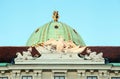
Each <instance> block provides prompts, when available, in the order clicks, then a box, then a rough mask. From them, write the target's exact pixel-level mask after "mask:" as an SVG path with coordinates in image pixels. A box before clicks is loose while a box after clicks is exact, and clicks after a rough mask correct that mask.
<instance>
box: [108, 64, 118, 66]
mask: <svg viewBox="0 0 120 79" xmlns="http://www.w3.org/2000/svg"><path fill="white" fill-rule="evenodd" d="M109 64H110V65H113V66H120V63H109Z"/></svg>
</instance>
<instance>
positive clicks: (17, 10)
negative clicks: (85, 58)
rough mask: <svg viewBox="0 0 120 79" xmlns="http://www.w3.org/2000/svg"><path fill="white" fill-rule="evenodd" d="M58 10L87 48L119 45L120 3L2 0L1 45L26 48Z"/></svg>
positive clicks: (116, 0)
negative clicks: (29, 41)
mask: <svg viewBox="0 0 120 79" xmlns="http://www.w3.org/2000/svg"><path fill="white" fill-rule="evenodd" d="M55 10H57V11H59V15H60V19H59V21H61V22H63V23H66V24H67V25H69V26H71V27H72V28H74V29H76V31H77V32H78V33H79V34H80V35H81V37H82V38H83V40H84V41H85V43H86V45H87V46H120V0H0V46H25V45H26V42H27V40H28V38H29V37H30V35H31V34H32V33H33V31H35V30H36V29H37V28H38V27H40V26H42V25H44V24H46V23H48V22H50V21H51V20H52V13H53V11H55Z"/></svg>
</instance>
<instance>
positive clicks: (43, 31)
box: [26, 21, 85, 46]
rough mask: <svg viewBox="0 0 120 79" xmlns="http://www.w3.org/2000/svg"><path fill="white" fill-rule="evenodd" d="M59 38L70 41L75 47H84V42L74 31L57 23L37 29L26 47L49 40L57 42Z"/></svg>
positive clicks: (52, 22) (53, 22) (50, 23)
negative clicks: (52, 39)
mask: <svg viewBox="0 0 120 79" xmlns="http://www.w3.org/2000/svg"><path fill="white" fill-rule="evenodd" d="M60 37H62V38H64V40H65V41H68V40H72V41H73V42H74V43H75V44H76V45H81V46H85V43H84V41H83V40H82V38H81V37H80V35H79V34H78V33H77V32H76V31H75V29H73V28H71V27H70V26H68V25H66V24H64V23H62V22H58V21H51V22H49V23H47V24H45V25H43V26H42V27H39V28H38V29H37V30H35V31H34V32H33V33H32V35H31V36H30V38H29V39H28V41H27V44H26V45H27V46H32V45H35V44H38V43H42V42H45V41H47V40H49V39H51V38H54V39H56V40H58V39H59V38H60Z"/></svg>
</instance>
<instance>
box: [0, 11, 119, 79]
mask: <svg viewBox="0 0 120 79" xmlns="http://www.w3.org/2000/svg"><path fill="white" fill-rule="evenodd" d="M58 18H59V15H58V12H57V11H55V12H54V13H53V19H54V21H51V22H49V23H47V24H45V25H43V26H42V27H39V28H38V29H37V30H35V31H34V32H33V34H32V35H31V36H30V38H29V39H28V42H27V46H25V47H15V46H14V47H11V46H8V47H0V79H120V47H119V46H118V47H113V46H109V47H108V46H86V45H85V43H84V41H83V40H82V38H81V36H80V35H79V34H78V33H77V32H76V31H75V29H73V28H71V27H70V26H68V25H66V24H64V23H62V22H59V21H58Z"/></svg>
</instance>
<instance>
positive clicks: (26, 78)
mask: <svg viewBox="0 0 120 79" xmlns="http://www.w3.org/2000/svg"><path fill="white" fill-rule="evenodd" d="M22 79H32V76H22Z"/></svg>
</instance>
